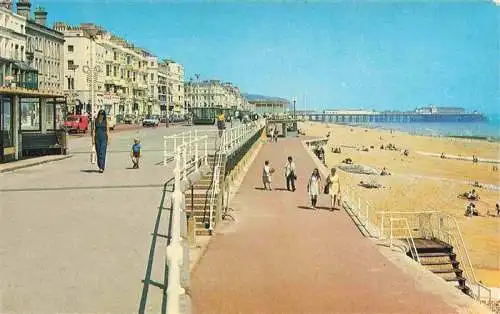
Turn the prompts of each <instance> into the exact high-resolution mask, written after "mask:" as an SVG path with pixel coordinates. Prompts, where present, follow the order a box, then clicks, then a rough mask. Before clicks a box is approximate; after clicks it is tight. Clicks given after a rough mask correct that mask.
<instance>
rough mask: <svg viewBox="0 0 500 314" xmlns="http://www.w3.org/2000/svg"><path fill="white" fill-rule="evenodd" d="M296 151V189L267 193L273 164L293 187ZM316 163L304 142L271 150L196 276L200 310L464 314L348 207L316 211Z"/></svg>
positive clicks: (279, 182)
mask: <svg viewBox="0 0 500 314" xmlns="http://www.w3.org/2000/svg"><path fill="white" fill-rule="evenodd" d="M288 155H291V156H293V157H294V160H295V162H296V166H297V177H298V183H297V191H295V193H292V192H288V191H286V190H285V191H283V190H273V191H263V190H260V188H261V186H262V183H261V181H262V179H261V173H262V166H263V164H264V161H265V160H266V159H267V160H269V161H270V163H271V165H272V166H273V167H274V168H275V169H276V173H275V176H274V177H273V189H276V188H278V189H282V188H283V187H284V184H285V182H284V179H283V174H282V172H283V171H282V168H283V165H284V163H285V160H286V157H287V156H288ZM314 167H315V164H314V162H313V160H312V159H311V157H310V156H309V155H308V154H307V152H306V151H305V150H304V149H303V147H302V144H301V143H300V141H299V140H298V139H283V140H281V141H280V142H278V144H269V143H266V144H265V145H264V147H262V150H261V151H260V152H259V154H258V156H257V158H256V159H255V162H254V163H253V164H252V166H251V167H250V169H249V171H248V173H247V175H246V177H245V179H244V180H243V183H242V185H241V187H240V189H239V192H238V193H237V195H236V196H235V198H234V201H233V203H232V206H231V207H232V208H233V209H234V210H235V213H236V215H237V219H238V222H236V223H234V224H235V225H234V226H233V227H232V228H231V229H233V230H231V231H230V232H229V231H228V232H223V233H221V234H217V235H215V237H214V238H213V239H212V242H211V243H210V245H209V248H208V250H207V252H206V254H205V256H204V257H203V258H202V259H201V261H200V263H199V265H198V266H197V267H196V268H195V270H194V271H193V274H192V298H193V307H194V313H197V314H201V313H217V314H223V313H231V314H233V313H455V312H456V310H455V309H454V308H452V307H451V306H449V305H448V304H446V302H445V301H444V300H442V299H441V297H440V296H439V295H435V294H432V293H428V292H424V291H422V290H419V288H418V287H417V285H416V283H415V280H414V279H413V278H412V277H410V276H409V275H406V274H404V273H403V272H402V270H400V269H399V268H397V266H395V265H394V264H392V263H391V262H389V261H388V260H387V259H385V258H384V257H383V256H382V255H381V254H380V253H379V252H378V250H377V248H376V246H375V244H374V243H373V242H371V241H369V240H367V239H365V238H363V236H362V235H361V234H360V233H359V231H358V230H357V229H356V227H355V226H354V224H353V223H352V221H351V220H350V218H349V217H348V216H347V214H346V213H345V212H344V211H335V212H330V211H328V210H325V209H318V210H316V211H312V210H310V209H308V208H307V205H308V204H307V195H306V181H307V178H308V177H309V175H310V173H311V171H312V169H313V168H314ZM327 205H328V200H327V199H326V198H324V199H323V198H320V200H319V206H327Z"/></svg>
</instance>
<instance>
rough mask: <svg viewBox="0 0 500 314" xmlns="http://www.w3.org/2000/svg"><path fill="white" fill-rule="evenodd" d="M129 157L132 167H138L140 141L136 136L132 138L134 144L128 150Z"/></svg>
mask: <svg viewBox="0 0 500 314" xmlns="http://www.w3.org/2000/svg"><path fill="white" fill-rule="evenodd" d="M130 157H131V158H132V162H133V163H134V165H133V166H132V168H133V169H139V160H140V159H141V141H140V140H139V139H138V138H134V144H133V145H132V151H131V152H130Z"/></svg>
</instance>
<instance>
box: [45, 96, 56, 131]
mask: <svg viewBox="0 0 500 314" xmlns="http://www.w3.org/2000/svg"><path fill="white" fill-rule="evenodd" d="M54 113H55V104H54V103H53V102H47V103H46V104H45V117H46V119H45V129H46V130H53V129H54Z"/></svg>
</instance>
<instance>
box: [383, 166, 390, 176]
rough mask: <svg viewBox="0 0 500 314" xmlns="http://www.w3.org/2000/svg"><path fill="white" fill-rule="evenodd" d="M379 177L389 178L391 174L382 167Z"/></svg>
mask: <svg viewBox="0 0 500 314" xmlns="http://www.w3.org/2000/svg"><path fill="white" fill-rule="evenodd" d="M380 175H381V176H390V175H391V173H390V172H389V171H387V169H386V168H385V167H384V168H383V169H382V172H380Z"/></svg>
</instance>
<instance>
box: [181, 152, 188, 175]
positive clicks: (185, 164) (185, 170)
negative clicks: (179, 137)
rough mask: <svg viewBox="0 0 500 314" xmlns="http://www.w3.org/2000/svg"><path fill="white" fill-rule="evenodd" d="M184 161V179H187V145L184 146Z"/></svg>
mask: <svg viewBox="0 0 500 314" xmlns="http://www.w3.org/2000/svg"><path fill="white" fill-rule="evenodd" d="M182 163H183V167H182V168H183V171H182V180H186V177H187V168H188V167H187V147H186V145H184V146H182Z"/></svg>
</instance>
